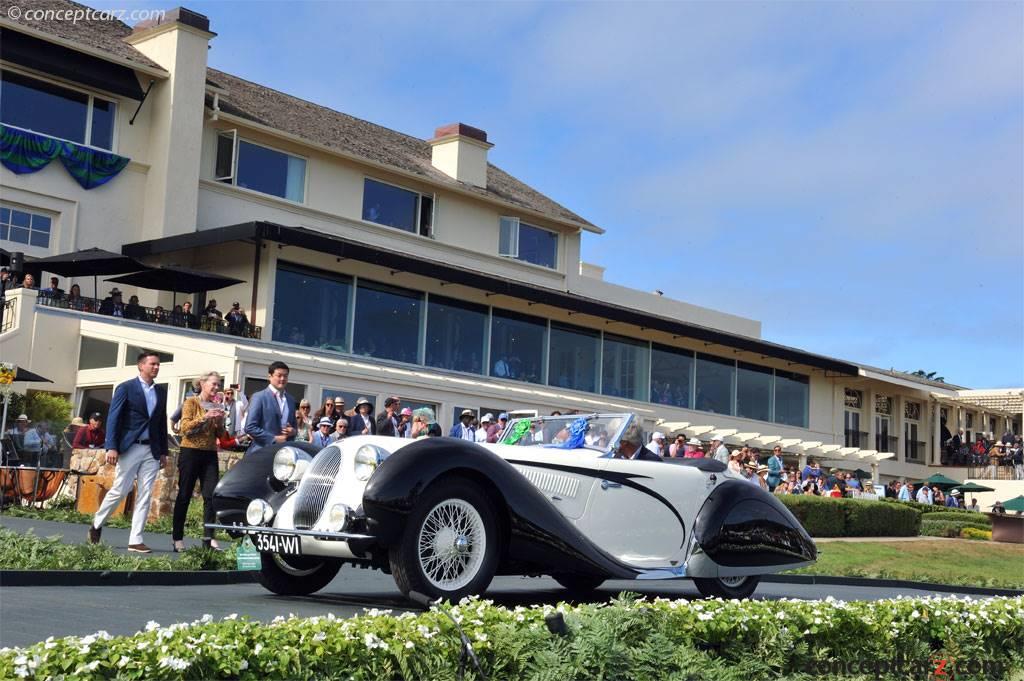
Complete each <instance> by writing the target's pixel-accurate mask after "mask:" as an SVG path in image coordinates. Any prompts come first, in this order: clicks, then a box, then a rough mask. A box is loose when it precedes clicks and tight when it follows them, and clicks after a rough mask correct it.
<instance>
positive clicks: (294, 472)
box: [272, 447, 311, 484]
mask: <svg viewBox="0 0 1024 681" xmlns="http://www.w3.org/2000/svg"><path fill="white" fill-rule="evenodd" d="M310 461H311V460H310V458H309V456H308V455H307V454H306V453H305V452H303V451H302V450H300V449H296V448H295V447H283V448H281V449H279V450H278V451H277V453H276V454H274V463H273V467H272V475H273V476H274V477H275V478H276V479H277V480H278V481H279V482H283V483H286V484H287V483H290V482H298V481H299V480H300V479H301V478H302V476H303V475H304V474H305V472H306V470H307V469H308V468H309V464H310Z"/></svg>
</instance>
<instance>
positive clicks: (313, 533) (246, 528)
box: [206, 523, 376, 541]
mask: <svg viewBox="0 0 1024 681" xmlns="http://www.w3.org/2000/svg"><path fill="white" fill-rule="evenodd" d="M206 527H208V528H210V529H212V530H226V531H231V532H241V533H242V534H254V533H256V532H260V533H265V534H297V535H299V536H302V537H314V538H316V539H321V540H323V541H349V540H350V539H376V537H374V536H373V535H371V534H354V533H352V532H326V531H324V530H288V529H282V528H280V527H259V526H257V525H220V524H218V523H207V524H206Z"/></svg>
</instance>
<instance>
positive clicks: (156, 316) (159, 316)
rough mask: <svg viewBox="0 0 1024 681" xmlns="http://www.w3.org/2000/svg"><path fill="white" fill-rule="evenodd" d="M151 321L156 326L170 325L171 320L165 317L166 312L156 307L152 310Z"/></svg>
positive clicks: (160, 307) (158, 306)
mask: <svg viewBox="0 0 1024 681" xmlns="http://www.w3.org/2000/svg"><path fill="white" fill-rule="evenodd" d="M153 321H154V322H156V323H157V324H170V323H171V320H170V318H169V317H168V316H167V312H166V311H165V310H164V308H163V306H162V305H157V306H156V307H155V308H153Z"/></svg>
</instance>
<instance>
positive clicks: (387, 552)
mask: <svg viewBox="0 0 1024 681" xmlns="http://www.w3.org/2000/svg"><path fill="white" fill-rule="evenodd" d="M633 419H634V416H633V415H632V414H590V415H583V416H567V417H534V418H523V419H517V420H514V421H513V422H512V423H510V424H509V425H508V427H507V428H506V429H505V431H504V432H503V433H502V435H501V437H500V438H499V443H498V444H477V443H473V442H468V441H465V440H459V439H454V438H448V437H431V438H419V439H415V440H410V439H399V438H390V437H377V436H357V437H350V438H347V439H344V440H342V441H340V442H339V443H337V444H333V445H331V446H329V447H326V448H325V449H323V450H322V451H319V452H317V451H315V450H314V449H313V448H312V447H311V446H310V445H308V444H304V443H289V444H283V445H282V444H278V445H271V446H268V447H264V448H262V449H260V450H258V451H256V452H253V453H251V454H248V455H246V456H245V458H244V459H243V460H242V461H241V462H240V463H239V464H238V465H236V466H235V467H234V468H233V469H232V470H231V471H230V472H228V473H227V474H226V475H225V476H224V477H223V478H222V479H221V481H220V483H219V484H218V485H217V489H216V491H215V493H214V506H215V508H216V512H217V523H216V524H214V525H213V527H216V528H218V529H224V530H227V531H228V532H229V533H230V534H232V535H233V536H236V537H237V536H241V535H243V534H247V535H249V536H250V537H251V538H252V541H253V543H254V545H255V546H256V548H257V549H258V550H259V551H260V553H261V558H262V561H261V564H262V570H261V571H260V572H259V574H258V579H259V581H260V583H261V584H263V586H265V587H266V588H267V589H269V590H271V591H273V592H275V593H279V594H292V595H299V594H302V595H304V594H309V593H313V592H314V591H317V590H319V589H321V588H323V587H324V586H326V585H327V584H328V583H329V582H330V581H331V580H332V579H333V578H334V577H335V575H336V574H337V573H338V570H339V569H340V567H341V565H342V564H343V563H345V562H348V563H352V564H355V565H359V566H363V567H372V568H378V569H381V570H384V571H385V572H389V573H390V574H391V575H393V577H394V579H395V582H396V583H397V585H398V587H399V589H400V590H401V591H402V592H403V593H406V594H408V593H409V592H411V591H418V592H421V593H424V594H426V595H428V596H430V597H431V598H446V599H452V600H455V599H458V598H461V597H462V596H465V595H468V594H482V593H483V592H484V591H485V590H486V589H487V586H488V584H489V583H490V581H491V578H492V577H493V576H494V575H495V574H502V575H507V574H520V575H550V576H552V577H554V579H556V580H557V581H558V582H559V584H561V585H563V586H564V587H566V588H568V589H570V590H571V591H574V592H577V593H578V594H583V593H586V592H588V591H590V590H593V589H595V588H597V587H598V586H599V585H600V584H601V583H602V582H604V581H605V580H607V579H629V580H634V579H635V580H641V579H642V580H646V579H679V578H688V579H692V580H693V581H694V583H695V584H696V586H697V588H698V589H699V590H700V591H701V593H703V594H705V595H708V596H723V597H733V598H742V597H746V596H748V595H749V594H751V593H752V592H753V591H754V589H755V588H757V584H758V581H759V579H760V576H761V575H763V574H766V573H771V572H779V571H782V570H788V569H791V568H796V567H801V566H804V565H808V564H810V563H811V562H813V561H814V560H815V559H816V550H815V546H814V542H813V541H812V540H811V538H810V536H808V534H807V532H806V531H805V530H804V528H803V527H802V526H801V525H800V523H799V522H798V521H797V520H796V518H794V517H793V516H792V515H791V514H790V513H789V511H788V510H787V509H786V507H785V506H783V505H782V504H781V503H780V502H779V501H778V500H777V499H776V498H775V497H774V496H772V495H771V494H768V493H767V492H765V491H764V490H762V489H761V488H760V487H758V486H757V485H753V484H751V483H750V482H748V481H746V480H744V479H742V478H739V477H737V476H735V475H733V474H732V473H731V472H729V471H727V469H726V467H725V466H724V465H723V464H721V463H720V462H717V461H714V460H711V459H666V460H663V461H653V460H652V461H646V460H638V459H627V458H620V457H619V456H617V454H618V453H619V446H620V440H621V438H622V435H623V433H624V432H625V431H626V429H627V428H628V427H629V426H630V424H631V423H632V422H633Z"/></svg>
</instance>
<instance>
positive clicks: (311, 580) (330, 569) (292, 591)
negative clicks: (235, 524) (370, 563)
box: [256, 553, 343, 596]
mask: <svg viewBox="0 0 1024 681" xmlns="http://www.w3.org/2000/svg"><path fill="white" fill-rule="evenodd" d="M342 563H343V561H342V560H341V559H340V558H325V557H323V556H280V555H278V554H276V553H261V554H260V564H261V565H262V568H261V569H260V571H259V572H257V573H256V581H257V582H259V583H260V584H262V585H263V587H264V588H265V589H267V590H268V591H273V592H274V593H276V594H280V595H282V596H308V595H309V594H311V593H315V592H317V591H319V590H320V589H322V588H324V587H325V586H327V585H328V584H330V583H331V580H332V579H334V578H335V577H336V576H337V574H338V570H340V569H341V566H342Z"/></svg>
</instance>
